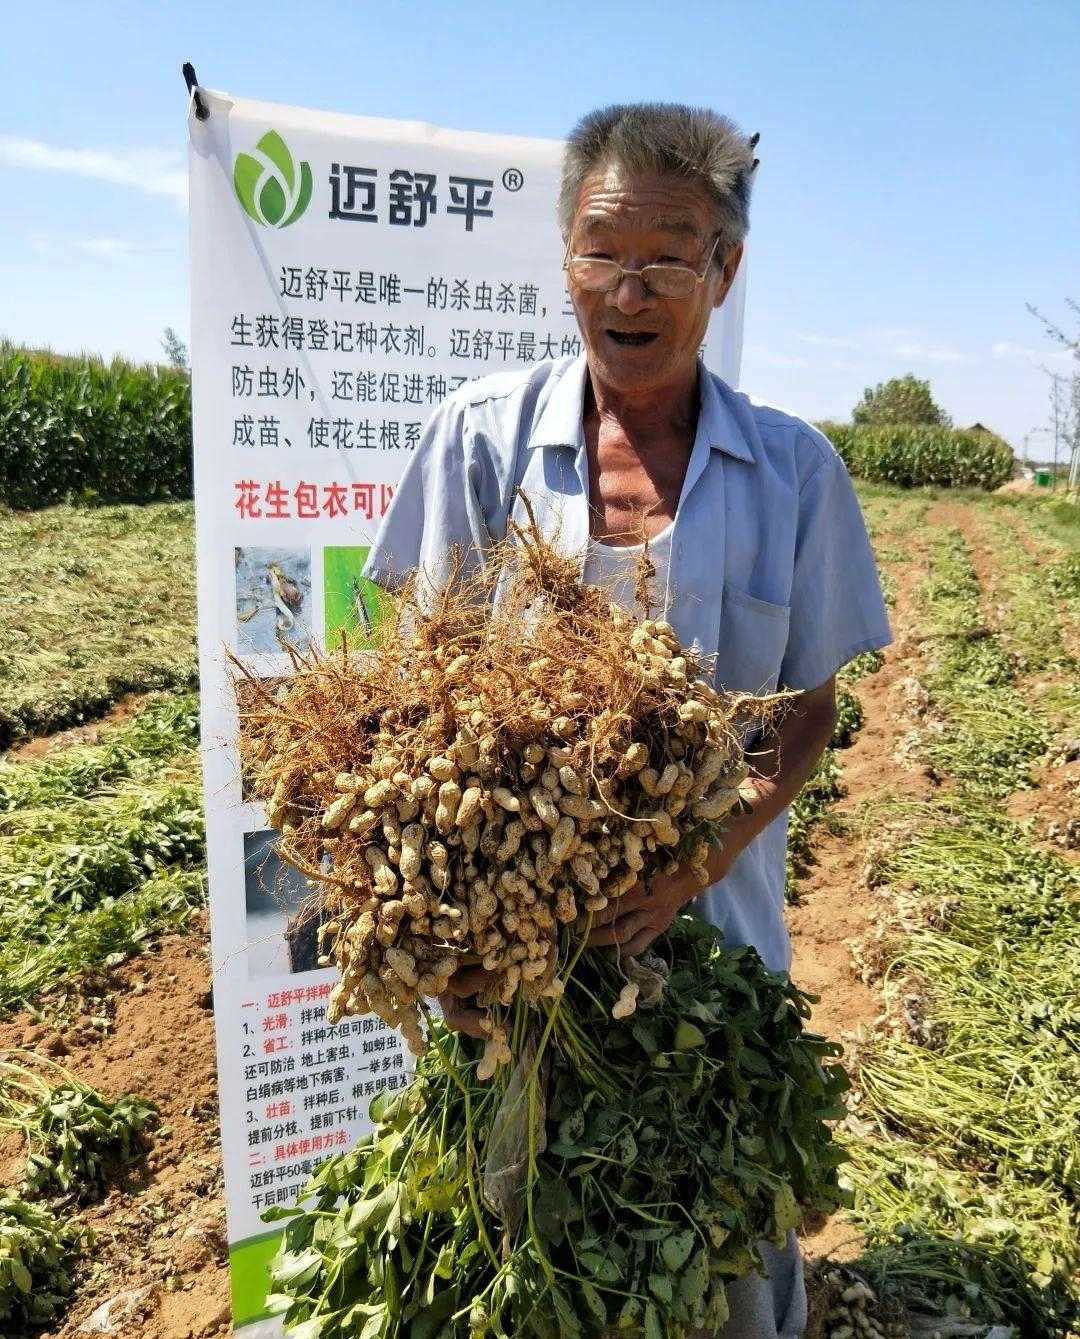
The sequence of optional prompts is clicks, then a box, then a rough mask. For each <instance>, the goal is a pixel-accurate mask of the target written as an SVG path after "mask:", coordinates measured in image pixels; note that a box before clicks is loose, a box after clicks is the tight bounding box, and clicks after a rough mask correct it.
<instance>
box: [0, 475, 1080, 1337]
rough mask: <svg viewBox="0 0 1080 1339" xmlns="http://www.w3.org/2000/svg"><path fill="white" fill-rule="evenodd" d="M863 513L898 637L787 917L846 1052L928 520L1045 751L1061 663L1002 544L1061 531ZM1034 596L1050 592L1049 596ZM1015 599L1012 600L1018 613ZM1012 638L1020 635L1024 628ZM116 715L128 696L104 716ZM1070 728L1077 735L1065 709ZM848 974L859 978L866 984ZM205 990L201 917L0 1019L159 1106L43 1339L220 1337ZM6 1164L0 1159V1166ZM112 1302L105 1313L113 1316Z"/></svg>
mask: <svg viewBox="0 0 1080 1339" xmlns="http://www.w3.org/2000/svg"><path fill="white" fill-rule="evenodd" d="M865 505H866V510H867V516H868V519H869V521H870V524H871V527H872V530H873V537H874V541H875V546H876V549H877V552H878V555H879V562H880V566H881V568H882V571H883V573H884V575H885V578H886V581H887V589H888V590H889V592H890V594H891V597H892V600H893V604H892V608H891V618H892V621H893V628H894V634H895V641H894V643H893V645H892V646H891V647H889V648H888V650H887V652H886V653H885V660H884V664H883V666H882V667H881V669H880V670H878V672H877V673H874V674H869V675H866V676H864V677H862V678H860V679H859V680H858V681H857V682H856V683H855V684H854V685H853V686H854V691H855V692H856V694H857V696H858V697H859V699H860V702H861V705H862V708H863V713H864V724H863V727H862V729H861V730H860V731H859V732H858V734H857V735H856V737H855V740H854V743H853V744H852V745H851V747H849V748H847V749H845V750H843V751H841V752H840V753H839V755H838V756H839V761H840V765H841V777H842V783H843V786H844V788H845V790H846V794H845V795H844V797H843V798H842V799H841V800H840V801H839V802H838V803H837V804H836V805H835V807H834V808H833V810H832V811H831V812H830V815H829V817H828V819H827V820H826V821H825V822H822V823H820V824H819V825H818V826H817V827H816V828H815V830H814V835H813V854H814V864H813V865H812V867H811V869H810V871H809V873H808V874H807V875H806V876H805V877H804V878H802V879H801V881H800V885H799V900H798V902H797V903H796V904H794V905H792V906H791V907H790V908H789V923H790V927H791V931H792V937H793V941H794V966H793V969H792V975H793V977H794V979H795V980H796V981H797V982H798V983H799V984H800V985H802V986H804V987H805V988H807V989H809V990H811V991H813V992H814V993H815V994H817V995H819V996H820V1003H819V1004H818V1005H817V1007H816V1010H815V1014H814V1020H813V1021H814V1026H815V1029H816V1030H817V1031H820V1032H823V1033H826V1034H828V1035H830V1036H833V1037H838V1038H840V1039H841V1040H844V1041H851V1040H855V1039H857V1038H859V1037H861V1036H865V1035H866V1034H867V1033H868V1032H870V1031H871V1030H872V1029H873V1027H874V1025H875V1021H876V1020H878V1019H879V1017H880V1015H881V1014H882V1010H883V996H882V992H881V983H880V981H879V980H875V979H874V978H873V974H872V973H863V972H862V971H861V970H860V967H859V965H858V961H859V955H858V954H856V955H855V956H853V951H852V950H853V947H855V948H856V949H857V947H858V945H859V944H860V943H861V942H862V941H863V940H865V939H867V938H868V937H871V936H872V935H873V932H874V930H875V928H876V927H877V925H878V924H879V922H880V921H881V919H882V914H883V907H882V902H881V895H880V893H879V891H878V890H876V889H872V888H870V887H868V886H867V880H866V878H865V869H866V865H867V860H868V853H869V849H870V845H871V843H872V840H873V838H874V836H875V823H874V820H873V815H874V813H875V812H876V809H877V807H878V806H879V805H880V804H881V803H883V802H886V801H889V802H891V801H895V800H896V799H897V798H902V797H908V798H911V799H913V800H927V799H930V798H931V797H932V796H933V795H934V794H935V792H936V791H937V789H938V788H939V786H940V784H941V783H940V779H938V780H937V781H935V780H933V779H931V777H930V776H929V775H928V772H927V769H926V767H925V766H923V765H921V764H920V763H919V762H918V761H917V760H915V759H914V758H913V756H912V753H911V751H910V749H905V746H904V741H905V739H906V738H907V737H908V736H909V734H910V732H911V731H912V729H913V728H914V727H915V726H916V725H917V724H918V719H919V701H918V694H917V692H916V691H915V690H914V689H913V687H912V685H913V684H914V683H915V681H916V680H919V679H921V678H923V677H925V673H926V665H927V660H926V658H927V655H928V653H929V649H930V647H929V643H928V640H927V638H926V636H925V628H924V623H923V611H922V609H921V607H920V605H919V600H918V594H917V592H918V590H919V588H920V583H922V582H924V581H925V579H926V576H927V571H928V552H929V548H928V545H929V540H930V538H931V537H932V536H933V535H934V534H935V533H937V532H940V531H942V530H943V529H945V528H951V529H954V530H956V531H958V532H959V533H960V534H961V535H962V536H963V537H964V539H965V540H966V542H967V545H968V547H969V551H970V554H971V562H972V566H973V567H974V569H975V572H976V574H977V576H978V580H979V586H980V589H981V592H982V595H983V600H984V606H983V607H984V609H985V612H986V617H987V620H988V623H989V624H990V625H991V630H992V631H993V632H994V634H995V635H999V634H1000V637H1001V640H1002V643H1003V645H1005V646H1006V648H1007V650H1008V651H1009V653H1010V655H1012V656H1013V658H1014V661H1016V663H1017V664H1018V665H1019V669H1018V676H1017V679H1016V687H1017V690H1018V691H1019V692H1020V693H1021V694H1022V695H1024V696H1025V697H1027V698H1030V699H1031V700H1033V701H1035V702H1037V703H1039V704H1041V705H1042V708H1043V709H1044V710H1043V717H1044V719H1045V720H1046V721H1047V722H1048V727H1047V728H1048V730H1049V733H1050V735H1051V736H1052V738H1053V740H1054V741H1059V740H1061V739H1063V738H1065V737H1066V736H1067V735H1068V733H1069V721H1070V712H1071V711H1072V710H1073V708H1074V707H1075V702H1074V699H1073V697H1072V696H1071V692H1072V690H1073V689H1074V688H1075V665H1074V664H1070V663H1069V662H1068V661H1063V662H1059V663H1056V664H1053V663H1051V664H1038V665H1032V667H1031V668H1027V667H1025V665H1024V655H1025V654H1027V653H1028V652H1030V654H1031V657H1033V658H1034V659H1037V658H1038V657H1037V656H1035V654H1034V652H1033V651H1031V649H1030V648H1027V649H1026V650H1025V647H1026V644H1025V645H1021V642H1022V640H1023V638H1022V637H1021V635H1020V632H1019V631H1017V629H1019V628H1020V623H1019V622H1017V621H1016V620H1015V618H1014V615H1015V607H1014V605H1015V603H1016V601H1018V600H1019V599H1020V598H1021V597H1020V596H1018V595H1017V594H1016V586H1015V583H1014V581H1013V578H1014V576H1015V569H1014V566H1013V558H1014V555H1013V552H1012V550H1007V549H1006V548H1004V547H1003V543H1004V540H1003V536H1008V535H1012V536H1013V537H1014V538H1015V540H1016V542H1017V544H1018V545H1019V551H1021V552H1022V553H1023V554H1025V555H1026V557H1027V560H1028V565H1029V567H1030V569H1031V570H1032V571H1033V572H1036V573H1037V572H1038V571H1039V569H1040V568H1041V567H1042V566H1044V565H1046V564H1048V563H1051V562H1052V561H1054V560H1055V558H1057V557H1058V556H1060V554H1061V553H1062V552H1063V549H1062V546H1061V544H1060V542H1059V540H1058V537H1057V536H1056V535H1055V534H1054V533H1053V532H1052V531H1051V530H1049V529H1047V528H1045V527H1042V526H1040V524H1038V523H1037V519H1036V520H1033V519H1032V514H1031V511H1030V508H1028V507H1025V506H1023V505H1021V504H1019V503H1017V504H1015V505H1001V506H995V507H991V506H990V505H989V504H988V503H986V502H980V503H973V502H971V501H968V500H951V499H948V498H944V499H942V498H916V497H914V496H911V495H909V496H907V497H904V496H903V495H900V494H893V493H891V492H890V491H889V490H885V489H877V490H869V491H868V492H867V493H866V497H865ZM1048 604H1049V601H1048ZM1017 607H1018V606H1017ZM1054 616H1055V617H1056V618H1057V620H1058V623H1059V630H1060V639H1061V642H1062V643H1063V644H1064V645H1065V647H1066V649H1067V651H1068V652H1070V653H1073V654H1075V653H1076V651H1077V649H1078V645H1080V642H1078V629H1080V619H1078V617H1077V612H1076V609H1075V606H1067V605H1062V604H1060V603H1059V604H1058V605H1057V606H1056V612H1055V614H1054ZM1024 626H1025V627H1026V628H1027V629H1028V631H1027V632H1025V633H1024V635H1025V636H1028V637H1029V638H1030V637H1032V636H1034V634H1033V633H1031V631H1030V626H1029V624H1025V625H1024ZM131 710H132V702H131V699H129V698H125V699H124V704H123V706H122V707H120V708H119V709H118V711H117V716H118V718H123V717H124V716H126V715H127V714H129V713H130V712H131ZM1071 719H1072V733H1074V734H1076V733H1080V727H1078V726H1077V724H1076V721H1077V718H1076V716H1075V714H1074V715H1072V718H1071ZM96 738H97V734H96V733H95V732H94V731H93V730H89V731H88V730H86V729H81V730H79V731H75V732H72V735H70V736H69V737H67V738H66V739H63V740H60V741H57V743H56V744H55V745H54V744H51V743H45V742H38V741H35V742H33V743H29V744H28V743H25V742H24V743H23V744H22V745H21V746H20V748H19V750H18V751H19V755H20V756H21V757H22V758H24V759H27V760H29V761H30V763H31V764H33V763H34V762H36V761H40V759H41V758H42V757H52V756H55V754H56V752H57V750H58V749H62V748H65V747H73V746H76V745H80V744H87V743H93V742H94V740H95V739H96ZM1033 779H1034V782H1035V784H1034V785H1033V786H1032V787H1030V788H1026V789H1021V790H1018V791H1016V792H1015V793H1014V794H1012V795H1010V796H1008V797H1007V798H1006V799H1005V801H1004V806H1005V810H1006V812H1008V813H1009V814H1010V815H1012V816H1013V817H1017V818H1022V819H1025V820H1030V822H1031V824H1032V831H1031V839H1032V841H1033V842H1034V843H1035V844H1036V845H1038V846H1040V847H1044V848H1045V849H1048V850H1053V851H1054V852H1056V853H1057V854H1058V855H1063V856H1064V857H1065V858H1066V859H1068V860H1070V861H1073V862H1076V861H1078V860H1080V852H1078V851H1077V850H1076V849H1074V848H1070V847H1069V846H1068V845H1067V843H1064V842H1063V840H1062V839H1061V838H1060V837H1057V838H1055V837H1054V833H1055V832H1063V831H1066V829H1067V825H1068V824H1069V823H1070V821H1071V822H1073V823H1076V822H1077V821H1078V820H1080V799H1078V796H1080V761H1075V760H1074V761H1071V762H1064V763H1063V764H1061V765H1054V764H1053V762H1052V761H1051V759H1050V758H1049V757H1043V758H1040V759H1038V760H1037V761H1036V763H1035V765H1034V767H1033ZM864 977H865V978H866V979H864ZM210 987H211V982H210V979H209V971H208V942H207V936H206V925H205V917H204V915H203V914H202V913H199V914H197V915H196V916H195V917H194V919H193V920H192V921H191V922H190V923H189V925H188V927H187V929H186V930H184V931H183V932H181V933H173V934H166V935H165V936H164V937H160V938H156V939H155V940H154V942H152V944H151V946H150V947H149V948H148V949H147V950H146V951H145V952H143V953H142V954H140V955H139V956H136V957H131V958H129V959H128V960H126V961H123V962H121V963H119V964H118V965H117V966H115V967H112V968H110V969H107V970H100V971H95V972H91V973H90V974H88V975H86V976H84V977H81V978H79V979H78V980H77V981H69V982H67V983H64V984H61V985H60V986H59V987H57V988H54V989H52V990H50V991H49V992H47V993H46V995H45V996H44V997H43V998H39V999H38V1000H37V1002H36V1004H35V1006H34V1009H33V1011H31V1010H30V1009H26V1008H24V1009H21V1010H19V1011H17V1012H15V1013H13V1014H12V1015H11V1016H9V1017H8V1018H7V1020H6V1021H0V1050H3V1049H4V1048H11V1047H25V1048H29V1049H32V1050H36V1051H40V1052H43V1053H46V1054H48V1055H50V1056H52V1057H53V1058H55V1059H57V1060H58V1061H60V1062H61V1063H62V1064H63V1065H64V1066H66V1067H67V1068H69V1069H70V1070H71V1071H72V1072H73V1073H75V1074H76V1075H78V1077H79V1078H80V1079H82V1080H84V1081H85V1082H87V1083H90V1084H92V1085H94V1086H95V1087H97V1088H99V1089H100V1090H101V1091H103V1092H105V1093H107V1094H110V1095H115V1094H118V1093H121V1092H127V1091H130V1092H135V1093H138V1094H140V1095H141V1096H144V1097H147V1098H149V1099H151V1100H152V1101H153V1102H155V1103H156V1104H157V1106H158V1107H159V1109H160V1113H161V1122H162V1123H161V1126H160V1128H159V1129H158V1130H157V1132H156V1133H155V1134H154V1135H153V1137H152V1141H151V1148H150V1151H149V1153H148V1155H147V1156H146V1158H145V1160H144V1161H143V1162H142V1163H140V1164H136V1165H135V1166H134V1167H133V1168H132V1169H131V1170H130V1172H129V1173H128V1175H127V1176H126V1178H125V1180H124V1181H123V1183H122V1184H118V1185H116V1186H115V1187H114V1188H113V1189H112V1191H111V1192H110V1193H109V1195H108V1197H107V1198H106V1199H105V1200H104V1202H103V1203H101V1204H100V1205H97V1206H94V1207H92V1208H90V1209H88V1210H86V1211H84V1220H85V1221H86V1222H87V1223H88V1224H89V1225H90V1226H91V1227H92V1228H93V1229H94V1231H95V1232H96V1234H97V1239H96V1244H95V1245H94V1247H93V1248H92V1250H91V1251H90V1252H89V1253H88V1255H87V1258H86V1261H85V1263H84V1265H83V1266H82V1268H81V1274H80V1279H79V1286H78V1290H77V1293H76V1295H75V1297H74V1299H73V1301H72V1303H71V1306H70V1309H69V1311H68V1313H67V1316H66V1318H65V1319H64V1321H63V1322H62V1323H60V1324H56V1325H53V1326H52V1327H48V1328H46V1329H44V1330H43V1331H42V1332H41V1333H42V1335H43V1336H46V1337H47V1339H75V1336H76V1335H78V1334H85V1333H87V1331H86V1330H85V1329H84V1328H82V1327H83V1326H84V1325H85V1322H86V1321H87V1318H88V1317H90V1316H91V1315H92V1313H95V1312H97V1311H98V1309H99V1308H100V1307H101V1306H102V1304H103V1303H106V1302H108V1301H109V1300H110V1299H113V1298H117V1297H118V1295H120V1294H131V1295H130V1296H128V1297H126V1298H124V1297H121V1298H120V1302H121V1303H122V1304H123V1305H126V1306H127V1307H128V1318H127V1319H126V1320H114V1322H113V1323H114V1324H115V1325H116V1328H115V1329H114V1331H113V1332H114V1333H118V1334H131V1335H139V1336H142V1337H143V1339H192V1336H204V1335H213V1334H220V1333H226V1332H227V1331H228V1315H229V1310H228V1277H227V1269H226V1253H225V1236H224V1209H223V1200H222V1174H221V1166H220V1160H219V1157H218V1153H217V1133H218V1132H217V1108H216V1095H215V1076H214V1059H213V1026H212V1012H211V996H210ZM14 1153H15V1145H14V1144H13V1143H12V1141H11V1140H10V1139H9V1140H8V1141H7V1143H6V1144H0V1183H2V1182H4V1181H5V1180H7V1181H9V1182H10V1181H13V1180H14V1179H15V1176H14V1173H13V1167H14V1156H13V1155H14ZM5 1155H6V1160H7V1161H6V1165H5ZM862 1244H863V1239H862V1236H861V1233H860V1232H859V1231H858V1230H857V1229H856V1228H855V1227H853V1226H852V1225H851V1224H850V1223H849V1222H846V1221H845V1220H844V1218H843V1216H842V1215H841V1216H839V1217H837V1218H836V1219H834V1220H832V1221H830V1222H826V1223H818V1224H814V1225H812V1228H811V1229H808V1230H807V1231H806V1233H805V1234H804V1245H805V1249H806V1252H807V1254H808V1255H809V1256H811V1257H817V1256H821V1255H826V1254H828V1255H832V1256H834V1257H836V1258H840V1259H851V1258H853V1257H855V1256H857V1255H858V1254H859V1253H860V1251H861V1249H862ZM123 1305H118V1306H117V1307H116V1308H114V1317H119V1316H122V1315H123V1314H124V1312H123Z"/></svg>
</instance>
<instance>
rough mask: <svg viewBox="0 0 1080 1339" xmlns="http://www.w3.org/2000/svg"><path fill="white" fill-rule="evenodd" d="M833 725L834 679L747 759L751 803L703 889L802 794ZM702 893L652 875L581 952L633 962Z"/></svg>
mask: <svg viewBox="0 0 1080 1339" xmlns="http://www.w3.org/2000/svg"><path fill="white" fill-rule="evenodd" d="M835 724H836V676H835V675H834V676H833V677H832V678H830V679H828V680H827V681H826V682H825V683H823V684H821V685H820V686H819V687H817V688H812V689H809V690H808V691H807V692H804V693H803V694H802V695H801V696H800V697H799V698H798V700H797V701H796V702H795V703H794V705H793V706H792V707H791V708H790V710H789V711H787V712H786V713H785V715H784V716H783V718H782V719H781V720H780V722H779V723H778V724H777V725H776V726H775V727H773V728H771V729H770V730H769V731H768V732H767V733H766V735H765V736H764V738H763V740H762V745H763V750H764V751H762V752H755V755H754V757H753V759H752V765H751V771H750V775H749V776H748V777H747V780H746V782H745V783H744V785H743V791H744V793H745V792H746V791H748V790H752V791H753V798H752V799H749V800H748V802H747V803H746V804H744V805H743V807H742V810H741V812H738V813H735V814H733V815H732V816H731V817H730V818H729V819H728V821H727V824H726V826H725V829H724V836H723V840H722V841H721V842H719V843H717V844H716V845H715V846H714V847H713V849H712V851H711V852H710V853H709V860H708V865H707V869H708V875H709V883H717V882H719V881H720V880H721V879H722V878H723V877H724V875H725V874H727V872H728V871H729V870H730V869H731V866H732V865H733V864H734V863H735V858H736V856H738V854H739V852H740V851H742V850H744V849H745V847H747V846H748V845H749V844H750V842H752V841H753V840H754V838H755V837H756V836H757V835H758V833H760V832H762V831H764V829H765V828H767V827H768V825H769V824H770V823H771V822H772V821H773V819H774V818H776V817H777V816H778V815H779V814H781V813H782V812H783V811H784V810H785V809H786V808H787V807H788V805H789V804H790V803H791V802H792V800H793V799H794V798H795V796H796V795H798V793H799V791H800V790H801V789H802V787H803V784H804V783H805V781H806V779H807V778H808V777H809V776H810V773H811V772H812V771H813V770H814V768H815V766H816V765H817V761H818V759H819V758H820V757H821V754H822V752H823V751H824V749H825V746H826V745H827V744H828V742H829V739H830V737H831V736H832V732H833V727H834V725H835ZM701 891H702V889H701V884H700V883H699V881H698V879H697V876H696V875H695V874H694V873H693V872H692V871H691V870H690V869H689V868H688V867H686V866H682V867H680V868H679V870H678V871H676V873H674V874H657V875H654V876H653V877H652V878H651V879H649V880H648V882H647V883H640V884H638V886H637V887H636V888H632V889H631V890H630V891H629V892H628V893H625V894H624V895H623V896H622V897H620V898H618V899H617V900H616V901H615V902H613V903H612V904H611V905H610V907H608V908H606V909H605V910H604V911H602V912H600V913H599V914H598V915H597V916H596V918H595V921H594V927H593V931H592V933H591V934H590V936H589V947H590V948H596V947H599V946H603V945H609V946H613V945H618V947H619V949H620V951H621V952H623V953H625V954H628V955H629V956H631V957H632V956H633V955H634V954H637V953H640V952H642V950H643V949H645V948H646V947H647V946H648V945H649V944H650V943H652V941H653V940H654V939H655V938H656V936H657V935H659V934H662V933H663V932H664V931H665V930H666V929H667V928H668V926H669V925H670V924H671V922H672V921H673V920H674V919H675V916H676V915H677V914H678V912H679V911H680V910H681V909H682V908H683V907H684V906H685V905H686V904H687V903H688V902H691V901H692V900H693V899H694V898H695V897H697V895H698V894H699V893H700V892H701Z"/></svg>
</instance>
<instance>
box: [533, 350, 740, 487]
mask: <svg viewBox="0 0 1080 1339" xmlns="http://www.w3.org/2000/svg"><path fill="white" fill-rule="evenodd" d="M698 367H699V369H700V371H699V379H698V384H699V385H700V387H701V408H700V409H699V411H698V425H697V434H696V439H695V440H700V439H701V438H703V437H704V438H706V439H707V440H708V443H709V445H710V447H711V448H712V449H713V450H714V451H723V452H725V453H726V454H727V455H729V456H734V457H735V459H736V460H744V461H746V462H747V463H748V464H750V465H752V464H754V463H755V459H756V458H755V456H754V453H753V450H752V449H751V447H750V443H749V442H748V441H747V440H746V436H745V434H744V432H743V430H742V428H741V427H740V426H739V423H738V420H737V419H736V418H735V415H734V414H733V413H732V411H731V409H730V408H729V407H728V405H727V403H726V401H725V397H724V396H723V395H722V394H721V392H720V387H719V384H718V382H719V378H717V377H715V376H714V375H713V374H712V373H711V372H710V371H709V370H708V368H706V367H705V365H704V364H703V363H699V364H698ZM588 374H589V364H588V361H587V360H586V357H585V354H583V353H582V354H579V355H578V356H577V357H576V358H575V359H574V360H573V361H572V362H570V363H568V364H567V365H566V367H565V368H564V369H563V371H562V372H561V374H560V373H555V374H554V379H555V385H554V387H553V388H552V391H551V395H550V396H549V398H548V402H547V404H546V405H545V406H544V408H543V410H542V411H541V413H540V417H539V418H538V419H537V420H536V423H535V424H534V426H533V429H532V431H531V432H530V434H529V441H528V446H529V448H530V450H531V449H532V448H533V447H537V446H541V447H543V446H569V447H573V448H575V449H576V448H577V447H579V446H581V445H583V444H584V432H583V423H582V416H583V413H584V406H585V378H586V377H587V376H588Z"/></svg>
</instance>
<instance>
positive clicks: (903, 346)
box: [884, 339, 978, 366]
mask: <svg viewBox="0 0 1080 1339" xmlns="http://www.w3.org/2000/svg"><path fill="white" fill-rule="evenodd" d="M884 352H886V353H889V354H891V355H892V356H893V357H894V358H910V359H911V361H912V362H914V363H934V364H937V365H939V366H949V365H953V364H956V363H975V362H978V359H977V358H973V357H972V356H971V354H970V353H961V351H960V350H959V349H958V348H957V347H956V346H955V345H954V344H933V343H929V344H928V343H925V342H923V341H921V340H918V339H914V340H912V339H903V340H900V341H899V342H898V343H896V344H892V345H890V346H889V347H888V348H887V349H885V350H884Z"/></svg>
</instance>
